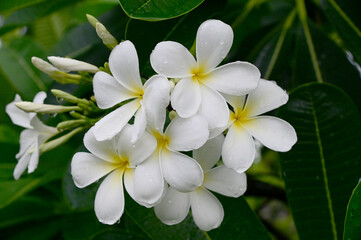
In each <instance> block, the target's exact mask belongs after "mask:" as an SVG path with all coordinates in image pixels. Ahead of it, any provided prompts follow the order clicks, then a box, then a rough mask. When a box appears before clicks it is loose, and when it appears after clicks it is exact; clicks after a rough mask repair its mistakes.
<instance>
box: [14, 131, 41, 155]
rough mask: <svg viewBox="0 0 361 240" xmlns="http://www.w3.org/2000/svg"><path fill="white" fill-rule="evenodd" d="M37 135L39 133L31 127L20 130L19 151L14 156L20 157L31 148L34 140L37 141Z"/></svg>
mask: <svg viewBox="0 0 361 240" xmlns="http://www.w3.org/2000/svg"><path fill="white" fill-rule="evenodd" d="M38 136H39V133H38V132H37V131H34V130H32V129H25V130H23V131H21V133H20V141H19V143H20V150H19V153H18V154H16V158H20V157H21V156H23V155H24V154H25V153H26V152H29V151H30V150H31V149H32V148H33V146H34V143H35V141H37V138H38Z"/></svg>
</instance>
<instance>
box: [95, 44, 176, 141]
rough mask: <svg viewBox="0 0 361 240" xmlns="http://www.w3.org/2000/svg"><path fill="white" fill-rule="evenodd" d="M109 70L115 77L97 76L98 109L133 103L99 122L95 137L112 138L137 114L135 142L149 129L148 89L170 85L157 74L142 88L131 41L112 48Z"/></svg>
mask: <svg viewBox="0 0 361 240" xmlns="http://www.w3.org/2000/svg"><path fill="white" fill-rule="evenodd" d="M109 68H110V71H111V73H112V75H113V76H111V75H109V74H108V73H106V72H101V71H100V72H97V73H96V74H95V76H94V80H93V89H94V96H95V99H96V100H97V104H98V106H99V108H101V109H108V108H110V107H113V106H115V105H116V104H118V103H121V102H124V101H127V100H130V101H129V102H127V103H125V104H124V105H122V106H121V107H119V108H117V109H116V110H114V111H112V112H111V113H109V114H108V115H106V116H105V117H103V118H102V119H101V120H100V121H98V122H97V123H96V124H95V126H94V135H95V137H96V139H97V140H99V141H102V140H107V139H111V138H112V137H113V136H115V135H116V134H117V133H119V132H120V131H121V130H122V128H123V127H124V126H125V125H126V124H127V123H128V121H129V120H130V119H131V118H132V117H133V115H134V114H135V120H134V132H133V135H132V142H136V140H137V139H138V138H139V137H140V136H141V135H142V134H143V132H144V131H145V128H146V123H147V120H146V113H145V112H146V110H145V107H144V104H145V100H144V99H145V98H146V97H145V96H146V95H147V94H149V90H147V88H148V86H150V85H153V84H155V85H158V84H159V85H164V84H165V83H166V84H168V85H169V83H168V80H167V79H166V78H165V77H163V76H159V75H156V76H153V77H151V78H150V79H149V80H148V81H147V82H146V84H145V85H144V86H143V84H142V81H141V79H140V74H139V63H138V55H137V52H136V50H135V47H134V45H133V43H131V42H130V41H124V42H121V43H120V44H118V45H117V46H116V47H115V48H114V49H113V51H112V52H111V54H110V56H109ZM169 91H170V90H169ZM168 94H169V93H168ZM150 110H151V109H150Z"/></svg>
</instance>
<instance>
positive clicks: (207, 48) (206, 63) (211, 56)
mask: <svg viewBox="0 0 361 240" xmlns="http://www.w3.org/2000/svg"><path fill="white" fill-rule="evenodd" d="M232 42H233V31H232V28H231V26H229V25H228V24H225V23H224V22H222V21H219V20H208V21H205V22H204V23H202V24H201V26H200V27H199V28H198V32H197V42H196V44H197V47H196V51H197V61H198V63H199V64H200V65H202V66H203V67H204V68H205V72H209V71H210V70H212V69H213V68H215V67H216V66H217V65H218V64H220V63H221V62H222V60H223V59H224V58H225V57H226V55H227V53H228V52H229V50H230V49H231V46H232Z"/></svg>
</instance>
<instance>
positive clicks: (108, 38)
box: [95, 22, 118, 50]
mask: <svg viewBox="0 0 361 240" xmlns="http://www.w3.org/2000/svg"><path fill="white" fill-rule="evenodd" d="M95 30H96V31H97V34H98V36H99V37H100V39H101V40H102V41H103V43H104V45H105V46H107V47H108V48H109V49H110V50H112V49H113V48H115V46H117V45H118V41H117V40H116V39H115V37H113V35H112V34H111V33H110V32H109V31H108V30H107V29H106V27H105V26H104V25H103V24H101V23H100V22H97V23H96V24H95Z"/></svg>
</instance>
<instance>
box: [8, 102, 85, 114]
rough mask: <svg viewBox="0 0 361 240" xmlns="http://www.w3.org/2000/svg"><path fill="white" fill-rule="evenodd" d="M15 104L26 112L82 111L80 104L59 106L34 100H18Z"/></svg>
mask: <svg viewBox="0 0 361 240" xmlns="http://www.w3.org/2000/svg"><path fill="white" fill-rule="evenodd" d="M15 106H16V107H18V108H19V109H21V110H23V111H25V112H36V113H63V112H70V111H81V110H82V109H81V108H80V107H79V106H59V105H51V104H41V103H33V102H17V103H15Z"/></svg>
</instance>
